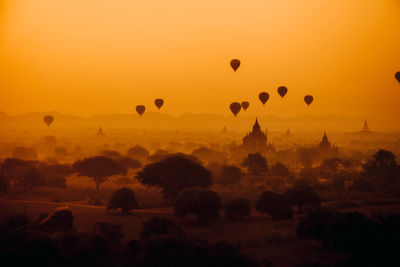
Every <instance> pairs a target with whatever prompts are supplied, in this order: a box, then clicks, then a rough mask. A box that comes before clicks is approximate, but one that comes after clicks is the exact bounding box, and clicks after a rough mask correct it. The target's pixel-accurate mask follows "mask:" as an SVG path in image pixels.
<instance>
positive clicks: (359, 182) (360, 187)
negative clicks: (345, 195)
mask: <svg viewBox="0 0 400 267" xmlns="http://www.w3.org/2000/svg"><path fill="white" fill-rule="evenodd" d="M349 191H355V192H364V193H372V192H376V188H375V186H374V184H373V183H372V182H371V181H370V180H369V179H366V178H358V179H355V180H354V182H353V184H352V185H351V186H350V188H349Z"/></svg>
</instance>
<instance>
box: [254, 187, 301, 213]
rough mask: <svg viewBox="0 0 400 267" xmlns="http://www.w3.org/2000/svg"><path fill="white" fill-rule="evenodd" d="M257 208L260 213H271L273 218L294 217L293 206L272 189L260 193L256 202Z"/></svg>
mask: <svg viewBox="0 0 400 267" xmlns="http://www.w3.org/2000/svg"><path fill="white" fill-rule="evenodd" d="M256 209H257V211H258V212H260V213H267V214H269V215H271V217H272V219H290V218H293V210H292V207H290V205H289V204H288V203H287V202H286V199H285V198H284V197H283V196H281V195H278V194H275V193H273V192H270V191H265V192H264V193H262V194H261V195H260V197H259V198H258V200H257V203H256Z"/></svg>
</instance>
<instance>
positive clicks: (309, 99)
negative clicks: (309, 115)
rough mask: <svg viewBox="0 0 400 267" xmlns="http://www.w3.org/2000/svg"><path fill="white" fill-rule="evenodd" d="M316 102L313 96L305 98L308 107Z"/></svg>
mask: <svg viewBox="0 0 400 267" xmlns="http://www.w3.org/2000/svg"><path fill="white" fill-rule="evenodd" d="M313 101H314V97H313V96H312V95H306V96H305V97H304V102H306V104H307V105H311V103H312V102H313Z"/></svg>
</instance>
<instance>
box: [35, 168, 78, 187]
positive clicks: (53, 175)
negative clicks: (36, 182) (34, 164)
mask: <svg viewBox="0 0 400 267" xmlns="http://www.w3.org/2000/svg"><path fill="white" fill-rule="evenodd" d="M39 170H40V171H41V172H42V173H43V174H44V175H45V176H46V180H47V182H46V186H49V187H61V188H65V187H66V177H67V176H69V175H71V174H72V169H71V166H70V165H64V164H52V165H49V164H46V163H41V164H40V165H39Z"/></svg>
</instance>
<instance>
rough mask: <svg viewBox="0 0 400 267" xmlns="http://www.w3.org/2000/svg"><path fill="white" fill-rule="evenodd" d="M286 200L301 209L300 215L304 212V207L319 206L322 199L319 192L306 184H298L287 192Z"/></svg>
mask: <svg viewBox="0 0 400 267" xmlns="http://www.w3.org/2000/svg"><path fill="white" fill-rule="evenodd" d="M285 198H286V199H287V201H288V202H289V203H290V204H293V205H297V206H298V207H299V213H301V212H302V208H303V206H304V205H311V206H318V205H319V204H320V203H321V199H320V197H319V196H318V194H317V192H315V190H314V189H313V188H312V187H311V186H309V185H308V184H306V183H302V182H300V183H296V184H294V185H293V186H292V187H291V188H289V189H288V190H287V191H286V192H285Z"/></svg>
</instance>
